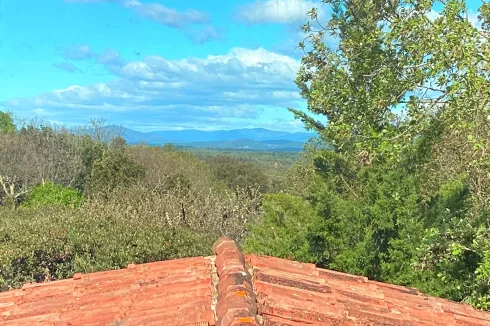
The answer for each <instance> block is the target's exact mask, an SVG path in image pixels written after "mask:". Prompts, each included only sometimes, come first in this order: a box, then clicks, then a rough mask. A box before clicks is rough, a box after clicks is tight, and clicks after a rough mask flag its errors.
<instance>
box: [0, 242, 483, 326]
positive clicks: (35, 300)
mask: <svg viewBox="0 0 490 326" xmlns="http://www.w3.org/2000/svg"><path fill="white" fill-rule="evenodd" d="M213 249H214V251H215V252H216V256H213V257H195V258H184V259H176V260H169V261H163V262H156V263H149V264H141V265H134V264H130V265H129V266H128V268H126V269H121V270H114V271H104V272H98V273H91V274H79V273H77V274H75V275H74V276H73V278H72V279H68V280H62V281H55V282H51V283H43V284H26V285H25V286H24V287H23V288H22V289H18V290H12V291H7V292H4V293H0V316H1V317H0V325H9V326H10V325H56V326H61V325H72V326H73V325H111V326H116V325H117V326H122V325H124V326H130V325H169V326H172V325H175V326H215V325H216V326H234V325H240V326H247V325H253V326H256V325H265V326H267V325H268V326H299V325H311V326H317V325H343V326H347V325H350V326H356V325H405V326H406V325H414V326H415V325H420V326H422V325H445V326H451V325H489V326H490V313H487V312H483V311H478V310H475V309H473V308H472V307H470V306H468V305H463V304H459V303H456V302H451V301H448V300H444V299H440V298H434V297H430V296H426V295H423V294H421V293H420V292H419V291H417V290H416V289H413V288H407V287H402V286H396V285H390V284H385V283H379V282H375V281H370V280H368V279H367V278H365V277H361V276H354V275H349V274H345V273H340V272H335V271H331V270H326V269H320V268H316V267H315V265H313V264H305V263H299V262H295V261H291V260H285V259H279V258H273V257H265V256H257V255H244V254H243V253H242V251H241V249H240V247H239V246H238V245H237V244H236V243H235V242H234V241H232V240H230V239H229V238H226V237H222V238H220V239H218V240H217V241H216V242H215V244H214V245H213Z"/></svg>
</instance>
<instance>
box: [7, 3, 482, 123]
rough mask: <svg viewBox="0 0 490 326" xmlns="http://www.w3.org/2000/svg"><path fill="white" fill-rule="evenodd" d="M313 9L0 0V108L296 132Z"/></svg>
mask: <svg viewBox="0 0 490 326" xmlns="http://www.w3.org/2000/svg"><path fill="white" fill-rule="evenodd" d="M318 2H319V1H318V0H258V1H256V0H227V1H216V0H215V1H203V0H181V1H175V0H172V1H171V0H49V1H35V0H16V1H9V0H0V110H8V111H11V112H13V113H14V115H15V116H16V117H19V118H32V117H34V116H38V117H41V118H43V119H46V120H48V121H50V122H53V123H57V124H65V125H68V126H71V125H79V124H85V123H87V122H89V121H90V119H91V118H105V119H106V120H107V121H108V122H109V123H114V124H122V125H124V126H126V127H129V128H132V129H135V130H141V131H145V130H146V131H151V130H168V129H234V128H250V127H265V128H269V129H276V130H290V131H300V130H301V129H302V124H301V122H299V121H297V120H294V118H293V116H292V115H291V114H290V113H289V112H288V111H287V110H286V108H287V107H295V108H304V107H305V103H304V101H303V100H302V99H301V98H300V96H299V92H298V89H297V87H296V85H295V84H294V79H295V77H296V73H297V70H298V68H299V66H300V58H301V51H299V50H295V49H294V48H295V46H296V45H297V43H298V41H300V40H301V39H302V38H303V37H304V35H302V33H301V32H300V29H299V27H300V25H301V24H303V23H305V22H306V21H307V16H306V12H307V11H308V10H309V9H311V8H312V7H314V6H320V8H321V9H322V10H323V11H325V9H326V8H325V6H324V5H321V4H318ZM472 2H473V1H470V3H472ZM475 2H476V1H475Z"/></svg>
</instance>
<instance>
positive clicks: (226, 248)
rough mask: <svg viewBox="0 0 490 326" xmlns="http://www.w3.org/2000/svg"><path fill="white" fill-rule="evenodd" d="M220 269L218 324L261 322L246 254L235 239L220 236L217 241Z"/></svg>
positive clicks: (250, 325)
mask: <svg viewBox="0 0 490 326" xmlns="http://www.w3.org/2000/svg"><path fill="white" fill-rule="evenodd" d="M213 251H214V252H215V253H216V260H215V265H216V270H217V273H218V278H219V281H218V289H217V291H218V303H217V304H216V311H215V313H216V318H217V320H216V326H234V325H243V326H245V325H248V326H259V325H260V322H259V318H258V309H257V297H256V295H255V292H254V290H253V284H252V275H251V274H250V273H249V271H248V269H247V268H246V266H245V256H244V255H243V252H242V250H241V248H240V246H239V245H238V243H236V242H235V241H234V240H232V239H230V238H228V237H220V238H219V239H218V240H216V241H215V242H214V244H213Z"/></svg>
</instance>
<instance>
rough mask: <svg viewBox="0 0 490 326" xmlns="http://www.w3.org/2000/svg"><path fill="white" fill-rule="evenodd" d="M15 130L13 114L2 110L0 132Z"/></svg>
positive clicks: (0, 113) (0, 112)
mask: <svg viewBox="0 0 490 326" xmlns="http://www.w3.org/2000/svg"><path fill="white" fill-rule="evenodd" d="M14 131H15V124H14V119H13V118H12V114H10V113H8V112H2V111H0V133H11V132H14Z"/></svg>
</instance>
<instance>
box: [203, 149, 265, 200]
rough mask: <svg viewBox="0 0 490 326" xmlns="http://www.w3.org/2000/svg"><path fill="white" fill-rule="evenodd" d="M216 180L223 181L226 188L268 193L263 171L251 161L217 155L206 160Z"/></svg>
mask: <svg viewBox="0 0 490 326" xmlns="http://www.w3.org/2000/svg"><path fill="white" fill-rule="evenodd" d="M208 161H209V164H210V165H211V170H212V171H213V174H214V175H215V176H216V178H217V179H218V180H220V181H223V182H224V183H225V184H226V185H227V186H228V188H230V189H236V188H237V187H240V188H245V189H246V188H249V187H252V188H256V187H258V188H259V189H260V191H262V192H268V191H269V189H270V187H271V186H270V184H269V180H268V178H267V176H266V175H265V173H264V171H263V170H262V169H261V168H259V167H258V166H257V165H256V164H254V163H253V162H251V161H246V160H239V159H234V158H232V157H230V156H225V155H219V156H215V157H213V158H211V159H209V160H208Z"/></svg>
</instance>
